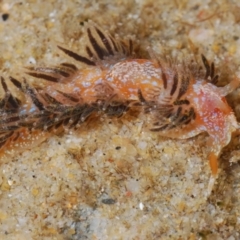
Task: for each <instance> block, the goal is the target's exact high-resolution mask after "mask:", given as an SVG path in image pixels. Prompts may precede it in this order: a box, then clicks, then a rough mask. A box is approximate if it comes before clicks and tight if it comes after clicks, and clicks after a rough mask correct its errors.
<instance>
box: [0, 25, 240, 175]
mask: <svg viewBox="0 0 240 240" xmlns="http://www.w3.org/2000/svg"><path fill="white" fill-rule="evenodd" d="M86 37H87V41H88V43H87V44H86V47H85V50H86V55H79V54H77V53H75V52H72V51H70V50H68V49H65V48H63V47H61V46H58V47H59V49H61V50H62V51H63V52H64V53H65V54H67V55H68V56H70V57H72V58H74V59H75V60H76V61H79V62H81V63H83V64H85V68H83V69H78V68H77V67H76V66H75V65H73V64H69V63H63V64H61V65H60V66H59V67H50V68H49V67H29V68H28V72H27V74H28V75H31V76H33V77H36V78H41V79H43V80H45V81H46V84H45V86H44V87H40V86H30V85H29V84H28V83H27V81H26V80H24V81H23V82H20V81H19V80H17V79H15V78H12V77H10V81H11V82H12V84H13V85H14V86H15V87H16V88H17V89H19V91H20V92H22V93H23V95H24V96H25V98H24V100H23V101H20V100H19V99H18V98H16V97H14V96H13V94H12V93H11V91H10V90H9V87H8V85H7V84H6V82H5V80H4V79H3V78H2V86H3V89H4V91H5V96H4V97H3V98H2V99H1V102H0V109H1V110H0V111H1V119H0V134H1V135H0V145H1V147H2V150H3V152H6V151H8V150H9V149H14V148H23V147H29V146H32V144H34V143H38V142H41V141H43V140H44V139H45V138H47V137H48V136H49V133H50V132H51V130H52V129H55V130H56V131H57V130H58V129H60V128H61V127H62V126H65V127H67V128H75V127H77V126H78V125H80V124H81V123H82V122H84V121H85V120H86V119H87V118H89V117H90V116H96V117H98V116H99V115H101V114H106V115H107V116H109V117H120V116H121V115H122V114H124V113H125V112H127V111H128V110H129V109H135V108H136V109H138V110H139V109H140V111H142V112H144V114H146V116H148V119H150V120H149V121H150V125H151V127H150V129H151V130H152V131H156V132H158V134H160V135H162V136H168V137H171V138H177V139H187V138H190V137H193V136H195V135H197V134H199V133H201V132H208V134H209V136H210V138H209V146H210V153H209V161H210V167H211V170H212V175H213V176H216V174H217V168H218V166H217V158H218V155H219V153H220V152H221V149H222V148H223V147H224V146H226V145H227V144H228V143H229V141H230V139H231V134H232V132H234V131H235V130H236V129H238V123H237V121H236V118H235V115H234V113H233V111H232V109H231V108H230V107H229V105H228V104H227V102H226V100H225V96H226V95H227V94H229V93H230V92H232V91H233V90H234V89H236V88H237V87H238V86H239V82H240V81H239V79H238V78H235V79H234V80H233V81H232V82H230V83H229V84H228V85H226V86H225V87H217V86H216V85H215V83H216V82H217V80H218V75H215V73H214V64H213V63H212V64H209V62H208V61H207V59H206V58H205V57H204V56H202V60H203V63H204V66H205V70H206V71H205V73H204V72H203V71H202V70H201V69H200V68H198V67H197V66H196V65H194V64H193V63H192V62H191V63H189V64H186V63H184V62H180V63H178V64H176V63H173V62H172V61H169V60H166V59H162V58H157V57H155V58H154V59H141V58H140V56H138V55H137V54H136V53H134V46H133V43H132V41H131V40H130V41H128V42H123V41H117V40H116V39H114V38H113V37H112V36H111V35H109V34H106V33H105V32H104V31H102V30H101V29H100V28H99V27H97V26H96V25H95V24H93V23H92V24H91V23H90V24H88V25H87V27H86Z"/></svg>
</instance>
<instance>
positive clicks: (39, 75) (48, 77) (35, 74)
mask: <svg viewBox="0 0 240 240" xmlns="http://www.w3.org/2000/svg"><path fill="white" fill-rule="evenodd" d="M26 74H28V75H30V76H32V77H35V78H41V79H44V80H47V81H50V82H59V78H58V77H56V76H51V75H47V74H44V73H40V72H26Z"/></svg>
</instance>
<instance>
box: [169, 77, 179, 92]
mask: <svg viewBox="0 0 240 240" xmlns="http://www.w3.org/2000/svg"><path fill="white" fill-rule="evenodd" d="M177 86H178V74H177V73H175V75H174V77H173V85H172V89H171V92H170V95H171V96H172V95H173V94H174V93H175V91H176V89H177Z"/></svg>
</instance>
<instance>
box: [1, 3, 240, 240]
mask: <svg viewBox="0 0 240 240" xmlns="http://www.w3.org/2000/svg"><path fill="white" fill-rule="evenodd" d="M44 2H45V1H44ZM0 11H1V18H0V53H1V54H0V69H1V75H2V76H4V77H6V78H7V76H9V75H12V76H15V77H18V78H21V76H24V74H23V72H24V71H23V69H22V67H23V66H26V65H31V64H36V65H40V66H43V65H44V66H51V65H54V64H59V63H61V62H66V61H70V62H71V60H69V59H68V58H67V57H66V56H64V55H62V54H61V52H60V51H59V50H57V48H56V44H57V43H64V44H65V46H66V47H69V48H72V49H74V50H76V51H78V49H80V48H81V45H83V44H84V43H83V41H81V38H82V33H83V31H82V23H83V22H84V21H86V20H88V19H92V20H93V21H94V22H96V23H97V24H99V25H100V26H101V27H102V28H103V29H106V30H108V31H109V32H111V33H112V34H117V35H119V36H120V37H123V38H127V37H132V38H133V39H136V41H137V42H138V43H140V44H141V46H142V47H143V48H145V47H147V46H151V47H152V48H153V49H154V50H155V51H156V52H158V51H159V49H161V48H162V47H163V46H164V48H165V51H166V52H167V53H169V54H171V55H172V56H176V57H177V58H180V59H182V58H184V57H186V56H191V57H192V58H196V59H198V60H199V62H200V54H201V53H203V54H204V55H205V56H207V58H208V59H211V60H214V62H215V64H216V66H217V69H218V73H219V74H220V85H224V84H226V83H227V82H229V81H230V80H231V79H232V78H233V77H234V74H235V73H236V71H239V70H240V68H239V66H240V15H239V12H240V3H239V1H238V0H235V1H228V0H219V1H210V0H204V1H200V0H199V1H198V0H194V1H185V0H184V1H182V0H181V1H180V0H175V1H165V0H160V1H153V0H145V1H144V0H136V1H129V0H121V1H108V0H102V1H87V0H86V1H85V0H82V1H80V0H79V1H65V2H64V1H62V0H55V1H51V0H48V1H46V3H43V1H41V0H36V1H35V0H31V1H0ZM75 64H76V63H75ZM28 79H29V80H30V79H31V78H29V77H28ZM239 92H240V91H239V90H237V91H235V92H234V93H233V94H231V95H230V96H229V97H228V101H229V103H230V105H231V106H232V107H233V109H234V111H235V113H236V115H237V117H238V119H239V117H240V111H239V110H240V108H239V107H240V105H239V102H240V97H239ZM144 125H145V122H144V118H139V119H132V118H130V117H129V116H125V117H123V118H121V119H117V120H116V119H105V118H103V119H102V120H101V121H100V122H99V123H98V124H83V126H82V127H81V128H80V129H79V130H78V131H76V132H67V133H64V134H61V135H59V136H52V137H51V138H49V139H48V140H47V141H46V142H44V143H42V144H41V145H40V146H38V147H34V148H33V149H31V150H27V151H24V152H23V153H22V154H18V153H17V154H13V156H12V157H8V158H5V159H2V160H1V163H2V164H1V166H0V239H4V240H5V239H6V240H10V239H14V240H15V239H67V240H69V239H94V240H95V239H96V240H97V239H116V240H119V239H135V240H140V239H228V240H234V239H240V201H239V199H240V180H239V179H240V165H239V158H240V152H239V148H240V140H239V137H238V136H237V135H236V136H234V137H233V138H232V142H231V143H230V145H229V146H228V147H226V148H225V149H224V150H223V152H222V154H221V157H220V174H219V179H218V181H217V183H216V185H215V187H214V191H213V193H212V195H211V196H210V197H209V198H206V188H207V185H208V180H209V177H210V169H209V166H208V162H207V152H208V148H207V146H206V141H207V134H201V135H200V136H197V137H195V138H193V139H190V140H186V141H179V140H171V139H167V138H163V137H160V136H158V135H157V134H156V133H151V132H149V131H147V130H146V128H145V127H144Z"/></svg>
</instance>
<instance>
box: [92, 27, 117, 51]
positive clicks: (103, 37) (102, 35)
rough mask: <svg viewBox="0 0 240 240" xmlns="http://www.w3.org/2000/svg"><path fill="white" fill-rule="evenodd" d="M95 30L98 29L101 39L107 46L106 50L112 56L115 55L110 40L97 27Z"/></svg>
mask: <svg viewBox="0 0 240 240" xmlns="http://www.w3.org/2000/svg"><path fill="white" fill-rule="evenodd" d="M95 29H96V32H97V33H98V35H99V37H100V38H101V40H102V42H103V44H104V45H105V47H106V49H107V50H108V53H109V54H110V55H113V49H112V47H111V44H110V43H109V41H108V38H107V37H106V36H105V35H104V34H103V32H102V31H100V30H99V29H98V28H96V27H95Z"/></svg>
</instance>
